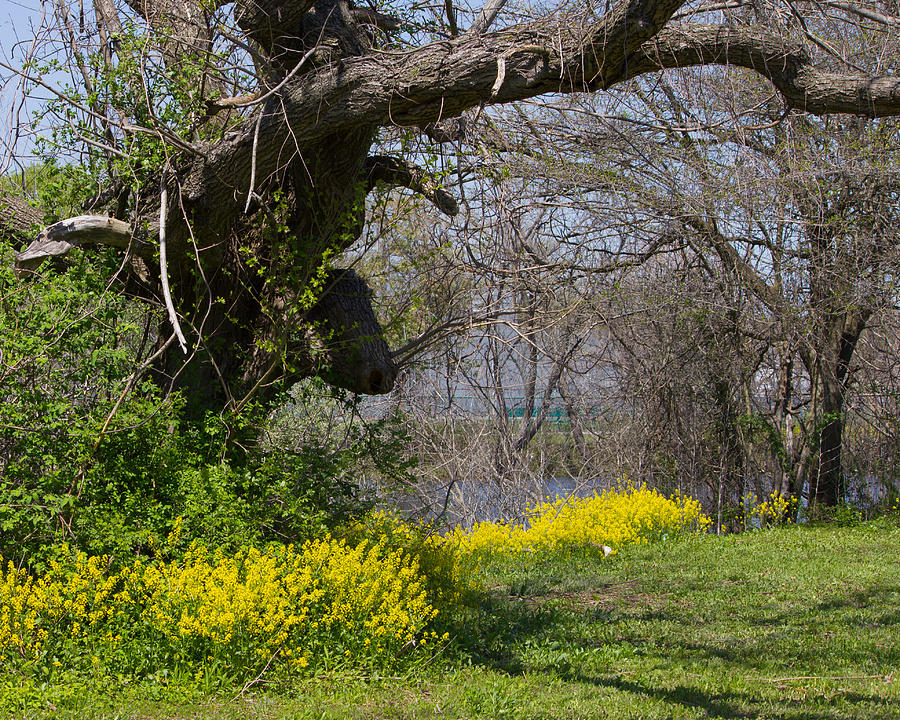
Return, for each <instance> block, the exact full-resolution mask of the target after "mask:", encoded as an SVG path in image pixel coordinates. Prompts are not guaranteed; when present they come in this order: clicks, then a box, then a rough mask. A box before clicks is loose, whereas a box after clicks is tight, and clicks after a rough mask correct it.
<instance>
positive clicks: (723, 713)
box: [4, 524, 900, 720]
mask: <svg viewBox="0 0 900 720" xmlns="http://www.w3.org/2000/svg"><path fill="white" fill-rule="evenodd" d="M898 549H900V529H897V528H891V527H886V526H876V525H872V524H869V525H863V526H859V527H852V528H847V527H836V526H822V527H790V528H784V529H776V530H768V531H763V532H757V533H752V534H747V535H740V536H726V537H721V538H718V537H711V536H705V537H699V538H694V539H690V540H686V541H681V542H676V543H672V544H662V545H651V546H635V547H630V548H628V549H627V551H623V552H621V553H620V554H619V555H617V556H613V557H609V558H603V557H602V554H601V553H599V552H596V553H594V552H587V553H585V552H581V553H577V554H576V553H573V554H565V553H560V554H556V555H553V556H544V557H541V556H536V555H528V554H525V555H520V556H517V557H513V558H510V559H506V560H502V561H498V562H497V563H496V564H494V565H493V566H491V567H489V568H488V569H486V570H485V571H484V573H485V578H484V581H485V585H486V586H487V587H488V588H490V590H489V591H488V593H487V594H486V595H485V596H484V597H483V599H482V602H481V605H480V607H478V608H477V609H474V610H473V611H472V613H471V614H470V615H469V616H467V617H461V618H458V619H457V622H458V627H457V644H456V645H455V646H453V647H450V648H448V649H447V650H446V651H445V652H444V653H443V654H442V655H441V656H439V657H438V658H436V659H435V660H434V661H433V662H432V664H431V665H430V666H429V667H427V668H425V669H423V670H420V671H419V672H417V673H416V674H415V675H412V676H407V677H404V678H387V679H375V678H350V677H335V676H328V677H321V678H318V679H315V680H309V681H304V682H302V683H298V684H297V685H295V686H294V687H291V688H276V689H267V690H260V689H259V686H255V687H254V688H252V689H249V690H247V691H246V692H245V693H243V694H240V693H239V692H238V691H239V690H240V689H239V688H238V689H236V690H234V691H231V692H228V693H224V692H222V691H219V692H218V693H216V694H208V695H204V696H202V697H200V696H197V695H196V694H189V693H185V692H182V693H181V694H177V693H176V691H175V690H172V689H171V688H167V687H166V686H164V685H160V686H154V687H149V686H147V687H140V688H134V689H133V691H132V692H131V693H126V694H125V695H124V696H123V695H122V694H120V693H116V694H115V695H114V696H111V695H109V694H104V693H103V692H102V690H100V689H97V688H93V689H90V691H80V692H73V690H72V689H71V688H47V689H46V699H45V700H44V703H45V705H46V708H45V709H40V710H30V711H26V712H25V713H24V714H22V713H21V712H20V713H19V714H17V715H15V717H23V718H39V717H63V718H129V719H131V718H222V719H223V720H224V719H232V718H273V719H276V718H279V719H280V718H432V717H433V718H438V717H448V718H504V717H510V718H516V719H517V720H525V719H526V718H565V720H575V719H576V718H660V719H663V718H706V717H713V718H784V719H785V720H788V719H794V718H796V719H797V720H800V719H801V718H803V719H812V720H838V719H843V718H860V719H863V718H865V719H867V720H869V719H873V720H896V719H897V718H900V709H898V708H900V552H898ZM4 682H9V683H12V684H14V682H15V680H14V678H7V679H6V680H5V681H4ZM6 692H7V693H8V692H9V686H7V691H6ZM235 696H237V697H235Z"/></svg>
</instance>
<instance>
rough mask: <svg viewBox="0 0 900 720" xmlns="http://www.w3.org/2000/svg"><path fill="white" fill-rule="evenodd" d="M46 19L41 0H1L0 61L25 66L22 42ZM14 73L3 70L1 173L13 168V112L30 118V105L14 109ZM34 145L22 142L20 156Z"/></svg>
mask: <svg viewBox="0 0 900 720" xmlns="http://www.w3.org/2000/svg"><path fill="white" fill-rule="evenodd" d="M41 16H42V9H41V2H40V0H0V61H2V62H3V63H5V64H7V65H11V66H13V67H19V66H20V65H21V63H22V51H21V47H20V46H19V43H25V42H28V41H29V40H30V39H31V38H32V37H33V36H34V27H35V26H39V25H40V21H41ZM10 76H11V73H10V72H9V71H8V70H6V69H5V68H2V67H0V81H2V85H0V173H2V172H7V171H9V170H10V169H12V167H11V165H10V164H9V162H8V160H9V157H8V152H9V146H10V143H11V141H12V138H13V125H14V122H15V117H14V115H13V113H14V112H15V111H16V110H17V109H18V110H19V116H20V117H22V118H25V117H27V112H28V108H27V106H26V107H24V108H21V109H19V108H18V107H17V106H14V104H13V103H14V100H16V90H17V83H16V82H15V79H14V78H11V77H10ZM30 147H31V143H30V142H29V141H27V140H21V139H20V140H19V142H18V144H17V146H16V154H17V155H19V156H22V155H23V154H25V155H27V153H28V151H29V149H30Z"/></svg>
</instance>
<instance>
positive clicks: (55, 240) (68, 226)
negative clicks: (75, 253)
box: [15, 215, 132, 273]
mask: <svg viewBox="0 0 900 720" xmlns="http://www.w3.org/2000/svg"><path fill="white" fill-rule="evenodd" d="M131 241H132V229H131V225H130V224H129V223H127V222H125V221H123V220H116V219H115V218H111V217H106V216H104V215H79V216H77V217H72V218H68V219H66V220H60V221H59V222H57V223H53V225H50V226H48V227H47V228H45V229H44V230H43V232H41V234H40V235H38V236H37V238H36V239H35V240H33V241H32V243H31V244H30V245H29V246H28V247H27V248H25V250H23V251H22V252H20V253H19V254H18V255H16V261H15V269H16V272H18V273H22V272H34V271H35V270H37V269H38V268H39V267H40V266H41V263H43V262H44V260H47V259H49V258H52V257H58V256H60V255H65V254H67V253H68V252H69V251H71V250H72V248H75V247H80V246H81V245H87V244H92V243H93V244H97V245H108V246H110V247H117V248H121V249H123V250H124V249H126V248H128V246H129V245H130V244H131Z"/></svg>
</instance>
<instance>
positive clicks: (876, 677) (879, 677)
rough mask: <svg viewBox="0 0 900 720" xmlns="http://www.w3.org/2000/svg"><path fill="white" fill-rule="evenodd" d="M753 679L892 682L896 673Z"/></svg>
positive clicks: (763, 679) (771, 681)
mask: <svg viewBox="0 0 900 720" xmlns="http://www.w3.org/2000/svg"><path fill="white" fill-rule="evenodd" d="M753 679H754V680H758V681H760V682H770V683H781V682H789V681H791V680H884V681H885V682H891V681H892V680H893V679H894V673H890V674H888V675H795V676H794V677H783V678H753Z"/></svg>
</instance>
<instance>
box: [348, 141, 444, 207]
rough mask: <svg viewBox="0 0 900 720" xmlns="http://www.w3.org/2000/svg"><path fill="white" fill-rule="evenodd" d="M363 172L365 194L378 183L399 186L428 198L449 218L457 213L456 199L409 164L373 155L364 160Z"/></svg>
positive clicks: (424, 173)
mask: <svg viewBox="0 0 900 720" xmlns="http://www.w3.org/2000/svg"><path fill="white" fill-rule="evenodd" d="M364 171H365V176H366V191H367V192H368V191H370V190H372V188H374V187H375V185H377V184H378V183H387V184H388V185H395V186H396V185H399V186H401V187H406V188H409V189H410V190H412V191H413V192H416V193H419V195H422V196H423V197H426V198H428V199H429V200H431V202H433V203H434V205H435V207H436V208H437V209H438V210H440V211H441V212H442V213H444V214H445V215H448V216H449V217H453V216H454V215H456V213H457V212H459V207H458V206H457V204H456V199H455V198H454V197H453V196H452V195H451V194H450V193H448V192H447V191H446V190H444V188H442V187H441V186H440V185H439V184H438V182H437V181H436V180H435V179H434V178H433V177H432V176H431V175H430V174H429V173H427V172H426V171H425V170H423V169H422V168H420V167H416V166H415V165H413V164H411V163H407V162H404V161H403V160H401V159H399V158H395V157H390V156H387V155H373V156H372V157H370V158H368V159H367V160H366V164H365V168H364Z"/></svg>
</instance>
